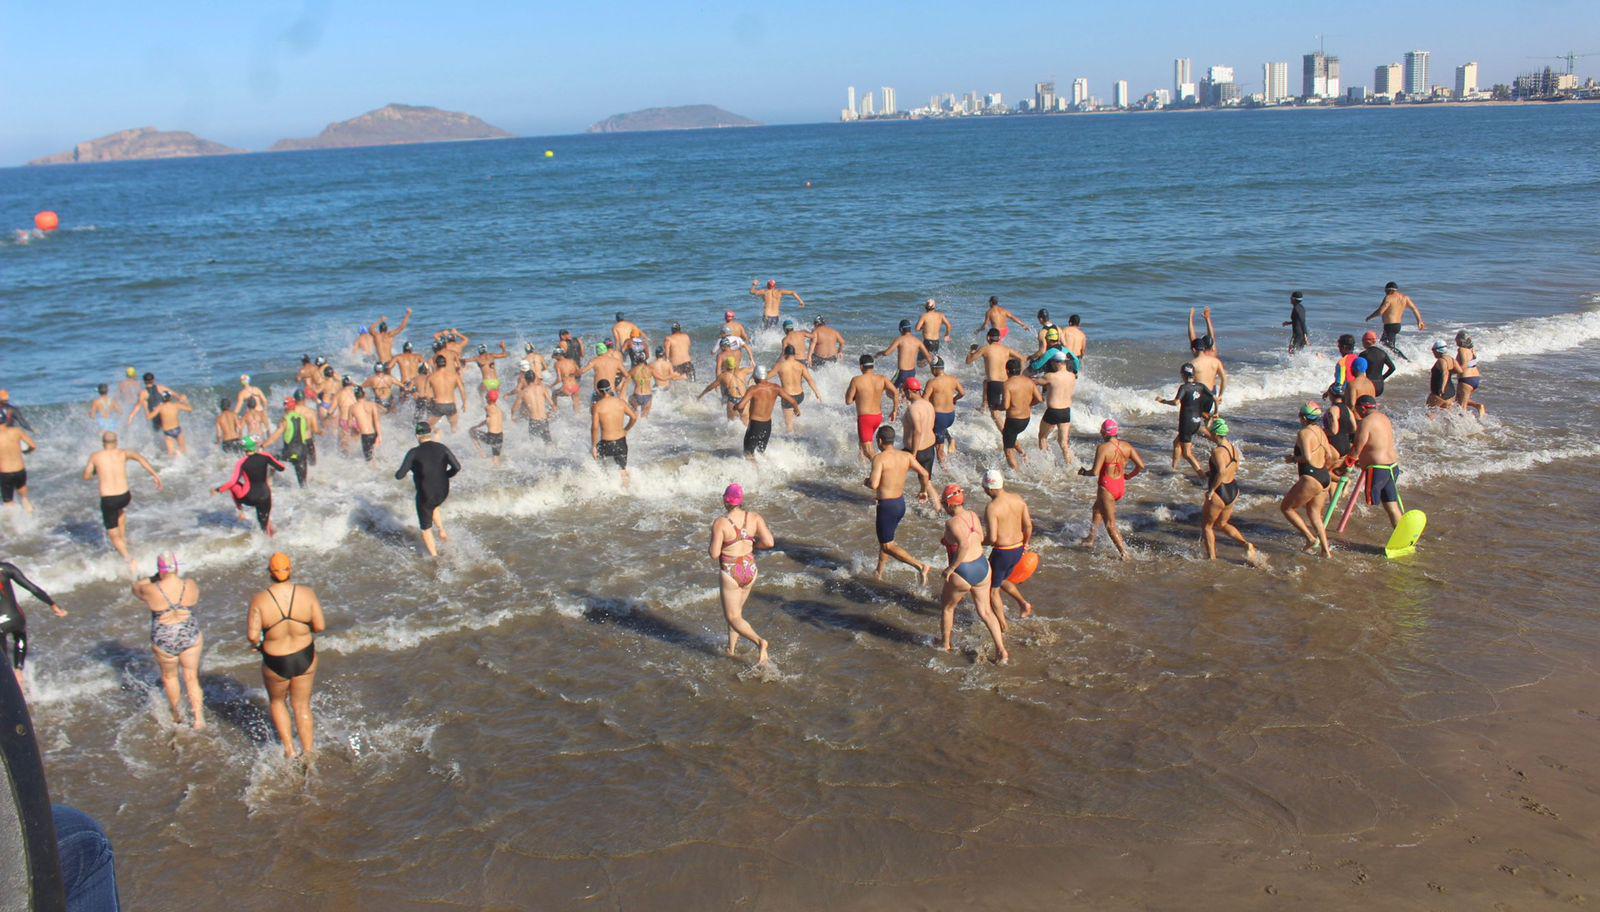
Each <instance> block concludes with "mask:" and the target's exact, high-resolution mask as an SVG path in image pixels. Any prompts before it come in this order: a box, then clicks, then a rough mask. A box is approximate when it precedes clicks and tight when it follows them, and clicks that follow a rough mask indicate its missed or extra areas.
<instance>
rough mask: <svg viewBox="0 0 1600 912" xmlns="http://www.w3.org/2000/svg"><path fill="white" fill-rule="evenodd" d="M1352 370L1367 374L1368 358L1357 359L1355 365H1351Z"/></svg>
mask: <svg viewBox="0 0 1600 912" xmlns="http://www.w3.org/2000/svg"><path fill="white" fill-rule="evenodd" d="M1350 369H1351V370H1352V371H1355V372H1357V373H1361V374H1364V373H1366V372H1367V359H1366V358H1357V359H1356V360H1355V361H1354V362H1353V363H1351V365H1350Z"/></svg>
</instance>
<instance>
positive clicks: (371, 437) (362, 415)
mask: <svg viewBox="0 0 1600 912" xmlns="http://www.w3.org/2000/svg"><path fill="white" fill-rule="evenodd" d="M352 395H353V396H354V398H355V404H354V405H352V406H350V421H351V423H352V424H353V425H354V426H355V430H356V434H357V436H359V438H360V440H361V458H363V459H365V460H366V461H368V462H371V461H372V452H373V450H376V449H377V448H378V447H379V446H380V445H382V444H383V416H382V414H381V413H380V412H379V410H378V404H377V403H376V402H373V401H372V400H371V399H370V398H368V397H367V389H366V387H364V386H358V387H356V388H355V392H354V393H353V394H352Z"/></svg>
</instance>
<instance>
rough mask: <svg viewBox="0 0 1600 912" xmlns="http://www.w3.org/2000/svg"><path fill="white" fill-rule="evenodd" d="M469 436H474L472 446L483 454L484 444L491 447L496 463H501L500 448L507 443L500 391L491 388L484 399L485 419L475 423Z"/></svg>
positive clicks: (490, 452) (490, 451)
mask: <svg viewBox="0 0 1600 912" xmlns="http://www.w3.org/2000/svg"><path fill="white" fill-rule="evenodd" d="M467 436H468V437H470V438H472V448H473V449H474V450H477V451H478V455H479V456H482V455H483V446H484V445H487V446H488V447H489V454H490V455H491V456H492V457H493V459H494V464H495V465H499V464H500V448H501V447H503V446H505V443H506V413H505V412H504V411H502V410H501V409H500V391H499V390H490V391H489V394H488V396H487V397H485V399H484V412H483V420H482V421H480V422H478V423H477V424H475V425H473V426H472V427H471V428H470V429H469V430H468V431H467Z"/></svg>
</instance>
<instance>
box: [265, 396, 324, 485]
mask: <svg viewBox="0 0 1600 912" xmlns="http://www.w3.org/2000/svg"><path fill="white" fill-rule="evenodd" d="M283 408H284V412H283V421H282V422H281V423H280V424H279V425H278V429H277V430H276V431H273V432H272V436H271V437H268V438H267V442H266V443H263V444H262V445H261V447H262V449H266V448H268V447H271V446H272V445H273V444H274V443H277V442H278V441H279V440H282V441H283V450H282V451H281V452H279V453H278V456H279V458H281V459H283V460H284V461H285V462H287V463H289V464H290V465H292V466H294V480H295V484H296V485H297V486H298V487H302V488H303V487H305V486H306V475H307V474H309V473H310V471H311V467H312V466H314V465H316V464H317V440H316V438H317V433H318V431H317V416H316V413H315V412H314V411H312V410H311V409H308V408H306V407H305V403H304V402H302V401H301V399H300V394H298V393H296V394H293V395H291V396H290V397H289V398H287V399H285V400H283Z"/></svg>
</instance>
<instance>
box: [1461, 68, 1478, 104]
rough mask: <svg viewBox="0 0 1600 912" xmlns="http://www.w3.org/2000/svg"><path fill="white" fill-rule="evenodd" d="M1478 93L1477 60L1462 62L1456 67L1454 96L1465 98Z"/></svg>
mask: <svg viewBox="0 0 1600 912" xmlns="http://www.w3.org/2000/svg"><path fill="white" fill-rule="evenodd" d="M1476 94H1478V62H1477V61H1476V60H1474V61H1473V62H1471V63H1463V64H1462V65H1460V66H1458V67H1456V97H1457V98H1466V97H1468V96H1471V95H1476Z"/></svg>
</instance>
